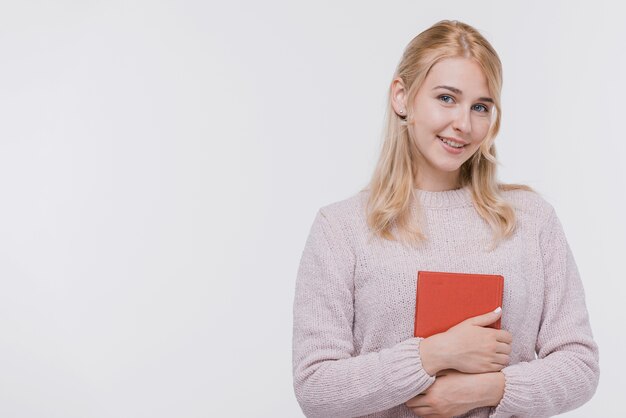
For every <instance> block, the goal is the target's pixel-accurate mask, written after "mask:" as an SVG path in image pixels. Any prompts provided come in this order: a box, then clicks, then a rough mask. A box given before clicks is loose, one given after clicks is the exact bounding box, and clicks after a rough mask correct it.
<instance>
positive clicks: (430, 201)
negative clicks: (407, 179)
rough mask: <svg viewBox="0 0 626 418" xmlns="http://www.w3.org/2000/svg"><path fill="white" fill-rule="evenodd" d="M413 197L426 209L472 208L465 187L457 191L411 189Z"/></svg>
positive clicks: (469, 192)
mask: <svg viewBox="0 0 626 418" xmlns="http://www.w3.org/2000/svg"><path fill="white" fill-rule="evenodd" d="M413 192H414V194H415V197H416V198H417V200H418V201H419V202H420V204H421V205H422V206H423V207H426V208H452V207H463V206H472V205H473V203H472V192H471V190H470V186H469V185H466V186H464V187H461V188H459V189H454V190H443V191H440V192H431V191H427V190H421V189H417V188H415V189H413Z"/></svg>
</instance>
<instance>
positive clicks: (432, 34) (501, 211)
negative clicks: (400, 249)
mask: <svg viewBox="0 0 626 418" xmlns="http://www.w3.org/2000/svg"><path fill="white" fill-rule="evenodd" d="M452 57H464V58H471V59H473V60H475V61H476V62H477V63H478V64H479V65H480V67H481V68H482V70H483V73H484V74H485V77H486V79H487V85H488V88H489V92H490V94H491V97H492V98H493V101H494V103H493V110H494V112H495V114H494V115H493V116H492V123H491V127H490V128H489V131H488V132H487V135H486V137H485V139H484V140H483V142H482V144H481V146H480V148H479V149H478V150H477V151H476V152H475V153H474V155H473V156H472V157H471V158H470V159H469V160H467V161H466V162H465V163H464V164H463V165H462V166H461V169H460V175H459V182H460V186H461V187H464V186H467V185H469V186H470V187H469V188H470V190H471V196H472V201H473V205H474V207H475V209H476V211H477V212H478V213H479V215H480V216H481V217H482V218H483V219H484V220H485V221H486V222H487V223H488V224H489V226H490V227H491V229H492V230H493V233H494V235H493V236H494V240H493V242H492V247H491V249H493V248H495V246H496V245H497V243H498V242H499V241H500V240H501V239H503V238H506V237H508V236H510V235H511V234H512V233H513V231H514V230H515V212H514V210H513V208H512V206H511V205H510V204H509V203H508V202H507V201H506V200H505V199H504V198H503V197H502V195H501V193H500V192H502V191H507V190H516V189H522V190H530V191H532V189H531V188H530V187H528V186H525V185H520V184H502V183H499V182H498V181H497V179H496V166H497V164H498V162H497V160H496V148H495V145H494V140H495V137H496V135H497V134H498V131H499V129H500V115H501V108H500V91H501V89H502V64H501V62H500V58H499V57H498V54H497V53H496V51H495V50H494V49H493V47H492V46H491V44H490V43H489V42H488V41H487V40H486V39H485V38H484V37H483V36H482V35H481V34H480V33H479V32H478V31H477V30H476V29H474V28H473V27H471V26H469V25H467V24H465V23H462V22H458V21H449V20H443V21H441V22H438V23H436V24H435V25H433V26H431V27H430V28H429V29H427V30H425V31H424V32H422V33H420V34H419V35H417V36H416V37H415V38H413V40H411V42H410V43H409V44H408V45H407V47H406V49H405V50H404V53H403V55H402V59H401V60H400V63H399V64H398V68H397V69H396V72H395V74H394V77H393V78H394V79H396V78H400V79H401V80H402V82H403V83H404V86H405V88H407V86H408V92H407V95H406V106H407V115H411V114H412V108H411V105H412V103H413V102H414V99H415V95H416V94H417V91H418V90H419V88H420V86H421V85H422V84H423V82H424V80H425V79H426V75H427V74H428V72H429V71H430V69H431V68H432V66H433V65H435V64H436V63H437V62H439V61H440V60H442V59H444V58H452ZM391 97H392V92H391V88H390V91H389V96H388V103H387V115H386V123H385V131H384V142H383V145H382V149H381V153H380V158H379V160H378V164H377V166H376V169H375V171H374V174H373V176H372V178H371V180H370V182H369V185H368V187H366V188H365V189H364V190H370V194H369V199H368V203H367V223H368V225H369V226H370V228H371V230H372V231H373V233H374V234H375V235H377V236H379V237H382V238H384V239H389V240H394V239H395V237H394V235H393V234H392V232H391V230H392V229H393V228H394V227H396V228H397V230H398V235H399V237H398V238H399V240H400V241H401V242H405V243H409V244H419V243H420V242H421V241H423V240H426V236H425V235H424V234H423V233H422V231H421V229H420V228H419V226H418V225H417V221H416V220H415V219H414V218H413V217H411V202H412V200H413V201H414V202H415V204H416V205H417V204H418V201H417V199H415V190H414V189H415V186H416V185H415V174H416V173H417V170H418V169H419V167H418V163H417V161H418V160H417V158H416V155H417V152H418V151H417V150H416V148H415V144H414V143H413V142H412V141H411V140H410V138H409V132H408V129H407V127H406V122H405V121H404V120H403V119H402V118H401V117H400V116H398V115H397V114H396V112H395V111H394V109H393V107H392V104H391ZM418 209H419V207H418ZM491 249H490V250H491Z"/></svg>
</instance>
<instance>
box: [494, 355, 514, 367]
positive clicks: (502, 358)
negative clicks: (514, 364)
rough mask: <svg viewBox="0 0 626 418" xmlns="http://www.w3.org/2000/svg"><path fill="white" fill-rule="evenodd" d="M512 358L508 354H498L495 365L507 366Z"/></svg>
mask: <svg viewBox="0 0 626 418" xmlns="http://www.w3.org/2000/svg"><path fill="white" fill-rule="evenodd" d="M509 361H510V357H509V356H508V355H506V354H496V357H495V359H493V361H492V362H493V363H497V364H501V365H503V366H507V365H508V364H509Z"/></svg>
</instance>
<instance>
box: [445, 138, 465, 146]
mask: <svg viewBox="0 0 626 418" xmlns="http://www.w3.org/2000/svg"><path fill="white" fill-rule="evenodd" d="M439 139H441V140H442V141H443V142H445V143H446V144H448V145H450V146H451V147H454V148H463V147H464V146H465V145H463V144H459V143H458V142H453V141H450V140H448V139H443V138H442V137H439Z"/></svg>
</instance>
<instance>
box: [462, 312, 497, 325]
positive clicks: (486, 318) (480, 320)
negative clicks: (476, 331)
mask: <svg viewBox="0 0 626 418" xmlns="http://www.w3.org/2000/svg"><path fill="white" fill-rule="evenodd" d="M501 316H502V308H497V309H496V310H495V311H491V312H487V313H485V314H483V315H478V316H474V317H471V318H469V319H468V320H467V321H469V322H470V323H471V324H472V325H479V326H481V327H486V326H487V325H491V324H493V323H494V322H496V321H497V320H498V319H500V317H501Z"/></svg>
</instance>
